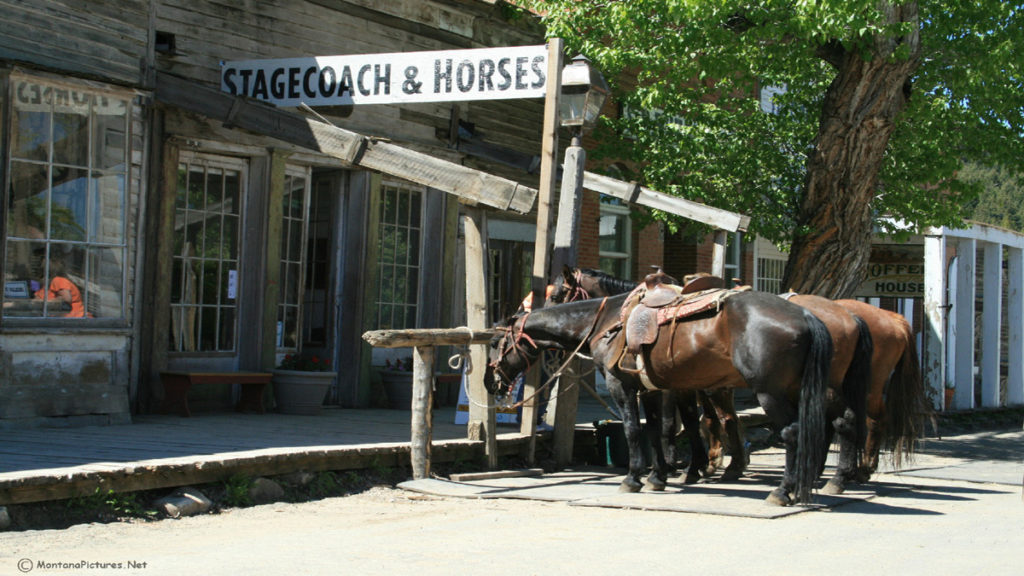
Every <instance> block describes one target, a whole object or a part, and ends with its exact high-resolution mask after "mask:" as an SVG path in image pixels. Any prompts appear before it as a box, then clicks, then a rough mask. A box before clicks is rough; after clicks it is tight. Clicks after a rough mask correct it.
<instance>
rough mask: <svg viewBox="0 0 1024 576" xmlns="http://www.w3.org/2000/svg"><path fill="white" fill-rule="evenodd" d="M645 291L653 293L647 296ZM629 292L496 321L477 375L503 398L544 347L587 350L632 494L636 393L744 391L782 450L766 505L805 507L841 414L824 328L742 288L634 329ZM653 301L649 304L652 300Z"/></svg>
mask: <svg viewBox="0 0 1024 576" xmlns="http://www.w3.org/2000/svg"><path fill="white" fill-rule="evenodd" d="M649 294H657V295H658V296H659V297H660V296H661V294H660V293H658V292H656V291H654V290H651V291H649ZM631 296H632V295H630V294H621V295H618V296H613V297H611V298H602V299H599V300H598V299H590V300H583V301H579V302H571V303H567V304H560V305H555V306H551V307H545V308H542V309H540V310H535V311H533V312H530V313H524V314H521V315H517V316H515V317H513V318H511V319H509V320H508V321H506V322H505V323H503V324H500V325H499V326H498V327H499V329H503V334H502V335H501V336H500V337H496V338H495V339H494V340H493V341H492V343H491V354H490V361H489V362H488V365H487V372H486V373H485V377H484V382H485V385H486V386H487V389H488V391H489V392H490V393H492V394H496V395H497V396H498V397H502V396H504V395H507V394H508V393H509V392H510V391H511V389H512V385H513V383H514V381H515V378H516V377H517V376H518V375H519V374H521V373H522V372H523V371H524V370H525V369H526V368H528V367H529V365H530V364H531V363H532V362H534V361H535V360H536V359H537V357H538V356H539V354H540V352H541V351H543V350H544V349H548V348H556V349H562V350H580V351H582V352H584V353H589V354H590V355H591V356H592V357H593V359H594V361H595V363H596V364H597V365H598V366H599V367H600V368H601V370H602V371H603V372H604V374H605V382H606V384H607V385H608V389H609V391H610V392H611V395H612V399H613V400H614V401H615V402H616V403H617V404H618V405H619V408H620V411H621V413H622V418H623V426H624V428H625V433H626V441H627V444H628V446H629V472H628V473H627V475H626V477H625V478H624V479H623V482H622V486H621V488H620V489H621V490H624V491H629V492H635V491H638V490H640V489H641V488H642V486H643V484H642V482H641V480H640V476H641V474H642V471H643V454H642V451H641V449H640V433H641V432H640V426H639V406H638V404H637V394H638V392H639V391H640V390H641V389H644V388H649V387H650V388H655V389H662V390H672V389H677V390H715V389H718V388H732V387H749V388H750V389H751V390H753V391H754V392H755V394H756V396H757V398H758V401H759V402H760V404H761V407H762V408H763V409H764V411H765V414H767V415H768V417H769V418H771V419H772V421H773V422H774V423H775V424H776V425H777V426H778V427H779V429H780V430H781V436H782V439H783V442H784V443H785V445H786V466H785V469H784V471H783V479H782V483H781V484H780V486H779V487H777V488H776V489H775V490H773V491H772V492H771V494H770V495H769V497H768V502H769V503H773V504H779V505H784V504H789V503H791V502H793V500H794V498H795V499H796V501H798V502H808V501H809V500H810V497H811V491H812V489H813V485H814V482H815V480H816V479H817V477H818V475H819V474H820V472H821V469H822V468H823V467H824V458H825V454H826V451H827V447H828V446H827V445H828V441H829V440H828V436H827V435H826V428H827V420H831V419H832V418H835V417H839V416H842V413H839V414H835V413H828V412H827V409H828V408H830V407H829V406H827V399H826V395H827V389H828V381H829V373H828V370H829V365H830V363H831V357H832V342H831V337H830V336H829V334H828V331H827V329H826V328H825V326H824V324H822V323H821V321H820V320H818V319H817V318H816V317H815V316H814V315H813V314H811V313H810V312H808V311H806V310H804V309H803V308H800V307H799V306H796V305H795V304H792V303H790V302H786V301H785V300H782V299H781V298H778V297H777V296H773V295H770V294H764V293H760V292H751V291H746V292H736V293H731V295H729V296H728V299H727V300H719V301H718V306H716V307H713V308H709V309H705V310H703V311H702V312H699V313H696V314H693V315H690V316H686V317H682V318H680V317H675V318H674V319H673V320H672V321H670V322H667V323H663V322H661V321H660V320H659V321H658V322H657V323H654V324H650V323H648V324H642V325H640V326H638V325H636V324H635V323H634V322H632V320H630V321H628V322H624V320H623V312H624V310H626V311H636V310H638V308H636V307H633V302H634V301H630V304H629V305H628V306H627V299H629V298H631ZM645 298H646V296H645ZM653 300H654V301H652V302H651V303H650V306H649V307H653V306H654V305H655V302H656V301H657V300H658V298H654V299H653ZM638 305H639V304H638ZM671 305H674V302H673V303H672V304H671ZM631 317H632V314H631ZM648 328H649V331H648V330H647V329H648ZM637 329H642V330H644V331H645V332H644V335H643V339H642V341H641V342H640V345H639V346H638V350H639V353H638V354H637V356H636V357H635V361H636V362H638V364H639V363H642V368H640V369H630V367H627V366H626V365H625V364H624V363H623V361H622V359H623V358H624V354H625V353H626V350H627V349H631V348H632V347H633V344H635V343H636V342H637V341H636V340H632V341H631V340H630V338H631V337H632V336H631V335H632V334H633V333H634V331H635V330H637ZM648 337H650V338H649V339H648ZM654 452H655V460H656V462H655V470H654V472H653V473H652V474H651V478H650V479H649V483H650V485H651V487H652V488H654V489H664V487H665V479H666V472H667V465H666V463H665V460H664V454H663V452H662V450H661V447H660V443H657V442H655V443H654Z"/></svg>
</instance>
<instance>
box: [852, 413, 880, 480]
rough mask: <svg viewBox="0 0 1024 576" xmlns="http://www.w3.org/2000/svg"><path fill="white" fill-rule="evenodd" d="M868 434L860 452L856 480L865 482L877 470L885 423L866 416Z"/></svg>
mask: <svg viewBox="0 0 1024 576" xmlns="http://www.w3.org/2000/svg"><path fill="white" fill-rule="evenodd" d="M867 428H868V436H867V440H866V441H865V443H864V453H863V454H861V464H860V467H859V468H858V469H857V481H858V482H867V481H868V480H870V479H871V475H872V474H874V473H875V471H876V470H878V453H879V452H880V451H881V449H882V438H884V437H885V423H884V422H883V421H882V420H881V419H875V418H871V417H870V416H869V417H868V418H867Z"/></svg>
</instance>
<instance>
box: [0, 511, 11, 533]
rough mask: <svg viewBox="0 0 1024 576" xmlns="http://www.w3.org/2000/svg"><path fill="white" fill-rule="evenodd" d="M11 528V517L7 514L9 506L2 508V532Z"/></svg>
mask: <svg viewBox="0 0 1024 576" xmlns="http://www.w3.org/2000/svg"><path fill="white" fill-rule="evenodd" d="M10 527H11V515H10V514H8V513H7V506H0V530H7V529H8V528H10Z"/></svg>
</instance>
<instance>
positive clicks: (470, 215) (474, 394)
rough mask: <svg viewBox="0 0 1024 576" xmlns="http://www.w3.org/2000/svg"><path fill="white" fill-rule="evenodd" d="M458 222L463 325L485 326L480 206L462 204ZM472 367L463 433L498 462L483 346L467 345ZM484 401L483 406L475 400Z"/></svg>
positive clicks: (484, 235)
mask: <svg viewBox="0 0 1024 576" xmlns="http://www.w3.org/2000/svg"><path fill="white" fill-rule="evenodd" d="M462 224H463V228H464V233H465V240H466V325H467V326H468V327H469V328H470V329H471V330H484V329H486V328H487V326H488V324H487V273H486V270H487V268H486V262H487V260H486V258H487V250H486V244H485V243H486V239H487V220H486V219H485V216H484V212H483V210H481V209H480V208H472V207H465V213H464V215H463V216H462ZM470 358H471V359H472V363H473V371H472V372H471V373H470V375H469V387H468V396H469V422H468V424H467V430H466V434H467V437H468V438H469V439H470V440H483V441H484V453H485V454H486V455H487V466H488V467H490V468H497V466H498V439H497V418H496V417H495V410H494V399H493V398H492V397H491V395H490V394H488V393H487V389H486V388H484V367H485V366H487V349H486V348H484V347H482V346H473V347H471V348H470ZM483 402H486V403H487V405H486V406H480V405H479V403H483Z"/></svg>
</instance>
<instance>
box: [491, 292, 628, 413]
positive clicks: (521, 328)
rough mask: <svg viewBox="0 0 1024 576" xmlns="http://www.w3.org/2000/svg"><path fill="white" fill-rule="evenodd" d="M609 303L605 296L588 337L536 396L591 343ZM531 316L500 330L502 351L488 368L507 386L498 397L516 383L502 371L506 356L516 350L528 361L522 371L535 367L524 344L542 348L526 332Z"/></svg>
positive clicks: (527, 314) (523, 317)
mask: <svg viewBox="0 0 1024 576" xmlns="http://www.w3.org/2000/svg"><path fill="white" fill-rule="evenodd" d="M607 302H608V297H607V296H605V297H604V298H602V299H601V304H600V305H599V306H598V307H597V312H596V313H595V314H594V322H593V323H592V324H591V325H590V329H589V330H588V331H587V334H586V336H584V337H583V338H582V339H581V340H580V343H579V345H578V346H576V349H575V350H573V351H572V353H570V354H568V355H567V356H566V358H565V361H564V362H563V363H562V365H561V366H559V368H558V370H556V371H555V372H554V373H553V374H552V375H551V376H550V377H549V378H548V380H547V382H545V383H544V385H543V386H540V387H538V388H537V391H536V392H535V393H534V395H536V394H539V393H540V392H541V391H542V390H543V389H544V388H546V387H548V386H550V385H551V383H552V382H554V381H555V380H557V379H558V377H559V376H561V375H562V373H563V372H564V371H565V369H566V367H567V366H568V365H569V362H570V361H571V360H572V358H573V357H574V356H576V354H577V353H579V351H580V350H582V349H583V346H584V345H585V344H586V343H587V342H589V341H590V338H591V337H592V336H593V335H594V332H595V331H596V330H597V325H598V322H600V320H601V314H602V313H603V312H604V308H605V304H607ZM529 316H530V311H527V312H526V313H524V314H523V315H522V316H521V317H520V318H518V319H516V320H515V321H514V322H512V324H511V325H510V326H508V327H503V328H499V329H500V330H504V331H505V334H504V335H502V337H501V340H499V349H500V351H499V352H498V357H497V358H495V359H494V360H493V361H492V362H489V363H488V366H489V367H490V368H491V370H492V371H493V372H494V373H495V374H496V375H498V376H499V377H500V378H499V380H500V382H501V384H502V385H504V386H506V389H505V390H496V391H495V394H496V395H498V392H502V393H508V392H510V391H511V389H512V383H513V382H514V381H515V379H514V378H510V377H509V376H508V374H506V373H505V371H504V370H502V369H501V367H500V364H501V362H502V360H504V359H505V356H506V355H507V354H508V353H509V352H511V351H513V350H514V351H515V352H516V353H517V354H519V355H520V356H521V357H523V358H525V359H526V367H525V368H523V370H522V371H523V372H526V371H528V370H529V369H530V367H531V366H532V365H533V360H531V359H530V356H529V355H528V354H527V352H528V350H527V349H526V347H525V346H523V344H522V342H523V341H524V340H525V341H526V342H527V343H528V344H529V345H530V346H531V347H532V348H533V349H534V350H536V351H538V352H540V346H538V345H537V343H536V342H535V341H534V340H533V338H531V337H530V335H529V334H527V333H526V330H525V328H526V319H527V318H528V317H529ZM517 325H518V334H517V333H516V332H517V330H516V327H517ZM528 400H529V399H523V400H521V401H520V402H518V403H517V404H516V406H521V405H523V404H525V403H526V402H527V401H528Z"/></svg>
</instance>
